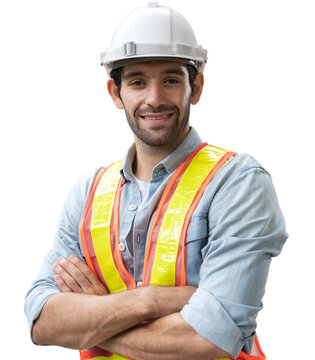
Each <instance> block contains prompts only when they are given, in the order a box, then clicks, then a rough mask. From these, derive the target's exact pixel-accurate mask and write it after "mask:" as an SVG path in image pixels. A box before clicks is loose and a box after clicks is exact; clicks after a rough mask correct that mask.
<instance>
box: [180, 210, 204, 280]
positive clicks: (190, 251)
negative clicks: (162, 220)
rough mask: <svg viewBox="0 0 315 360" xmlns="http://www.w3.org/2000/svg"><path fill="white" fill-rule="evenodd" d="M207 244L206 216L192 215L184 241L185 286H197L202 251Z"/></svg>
mask: <svg viewBox="0 0 315 360" xmlns="http://www.w3.org/2000/svg"><path fill="white" fill-rule="evenodd" d="M207 243H208V214H206V213H194V214H193V216H192V217H191V220H190V223H189V226H188V231H187V237H186V241H185V266H186V278H187V285H193V286H198V284H199V281H200V267H201V264H202V261H203V258H202V253H201V251H202V249H203V248H204V247H205V246H206V245H207Z"/></svg>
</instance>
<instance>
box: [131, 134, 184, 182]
mask: <svg viewBox="0 0 315 360" xmlns="http://www.w3.org/2000/svg"><path fill="white" fill-rule="evenodd" d="M188 132H189V130H188ZM188 132H187V133H186V134H184V136H183V137H181V138H179V139H178V141H177V142H176V143H174V144H172V145H171V146H170V145H165V146H150V145H147V144H145V143H143V142H142V141H141V140H140V139H138V138H136V137H135V145H136V156H135V159H134V162H133V166H132V167H133V169H132V170H133V174H134V175H135V177H136V178H137V179H139V180H141V181H145V182H150V180H151V177H152V171H153V169H154V167H155V166H156V165H157V164H158V163H159V162H161V161H162V160H163V159H165V158H166V157H167V156H168V155H169V154H170V153H172V152H173V151H174V150H175V149H176V148H177V146H178V145H180V144H181V142H182V141H183V140H184V139H185V138H186V136H187V135H188Z"/></svg>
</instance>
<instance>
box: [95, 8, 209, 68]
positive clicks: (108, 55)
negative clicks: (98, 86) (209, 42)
mask: <svg viewBox="0 0 315 360" xmlns="http://www.w3.org/2000/svg"><path fill="white" fill-rule="evenodd" d="M154 59H162V60H173V61H182V62H184V63H188V64H190V65H192V66H194V67H196V68H197V69H198V68H200V66H201V65H203V64H205V62H206V60H207V51H206V50H205V49H203V48H202V47H201V46H199V45H198V44H197V41H196V38H195V35H194V32H193V30H192V28H191V26H190V24H189V23H188V21H187V20H186V19H185V18H184V17H183V16H182V15H181V14H179V13H178V12H177V11H175V10H173V9H171V8H170V7H167V6H159V5H158V3H157V2H149V4H148V6H146V7H141V8H137V9H135V10H134V11H132V12H131V13H130V14H128V15H127V16H126V17H125V18H124V19H123V20H122V21H121V22H120V24H119V25H118V27H117V28H116V30H115V32H114V34H113V37H112V41H111V45H110V47H109V48H108V49H107V51H106V52H105V53H102V54H101V65H104V66H105V68H106V70H107V72H108V74H109V73H110V72H111V71H112V70H113V69H116V68H118V67H121V66H125V65H128V64H132V63H135V62H143V61H150V60H154Z"/></svg>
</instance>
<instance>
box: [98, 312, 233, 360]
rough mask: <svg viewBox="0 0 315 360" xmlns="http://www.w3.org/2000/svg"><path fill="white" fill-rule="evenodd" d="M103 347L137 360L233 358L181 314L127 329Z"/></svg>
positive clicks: (103, 344)
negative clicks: (193, 326)
mask: <svg viewBox="0 0 315 360" xmlns="http://www.w3.org/2000/svg"><path fill="white" fill-rule="evenodd" d="M99 346H100V347H103V348H104V349H107V350H109V351H112V352H115V353H118V354H120V355H122V356H126V357H128V358H132V359H134V360H155V359H156V360H159V359H161V358H162V359H165V360H185V359H187V360H191V359H196V360H213V359H222V358H230V357H231V356H230V355H229V354H227V353H226V352H225V351H223V350H221V349H220V348H218V347H217V346H215V345H214V344H212V343H211V342H210V341H208V340H206V339H205V338H203V337H202V336H200V335H199V334H198V333H197V332H196V331H195V330H194V329H193V328H192V327H191V326H190V325H189V324H188V323H187V322H186V321H185V320H184V319H183V318H182V317H181V315H180V314H179V313H175V314H172V315H169V316H166V317H163V318H160V319H157V320H155V321H153V322H152V323H150V324H147V325H145V326H141V327H137V328H134V329H130V330H127V331H125V332H123V333H122V334H118V335H117V336H114V337H113V338H111V339H108V340H106V341H105V342H103V343H102V344H100V345H99Z"/></svg>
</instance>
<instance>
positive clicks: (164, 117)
mask: <svg viewBox="0 0 315 360" xmlns="http://www.w3.org/2000/svg"><path fill="white" fill-rule="evenodd" d="M169 116H170V115H164V116H143V118H144V119H145V120H162V119H166V118H168V117H169Z"/></svg>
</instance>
